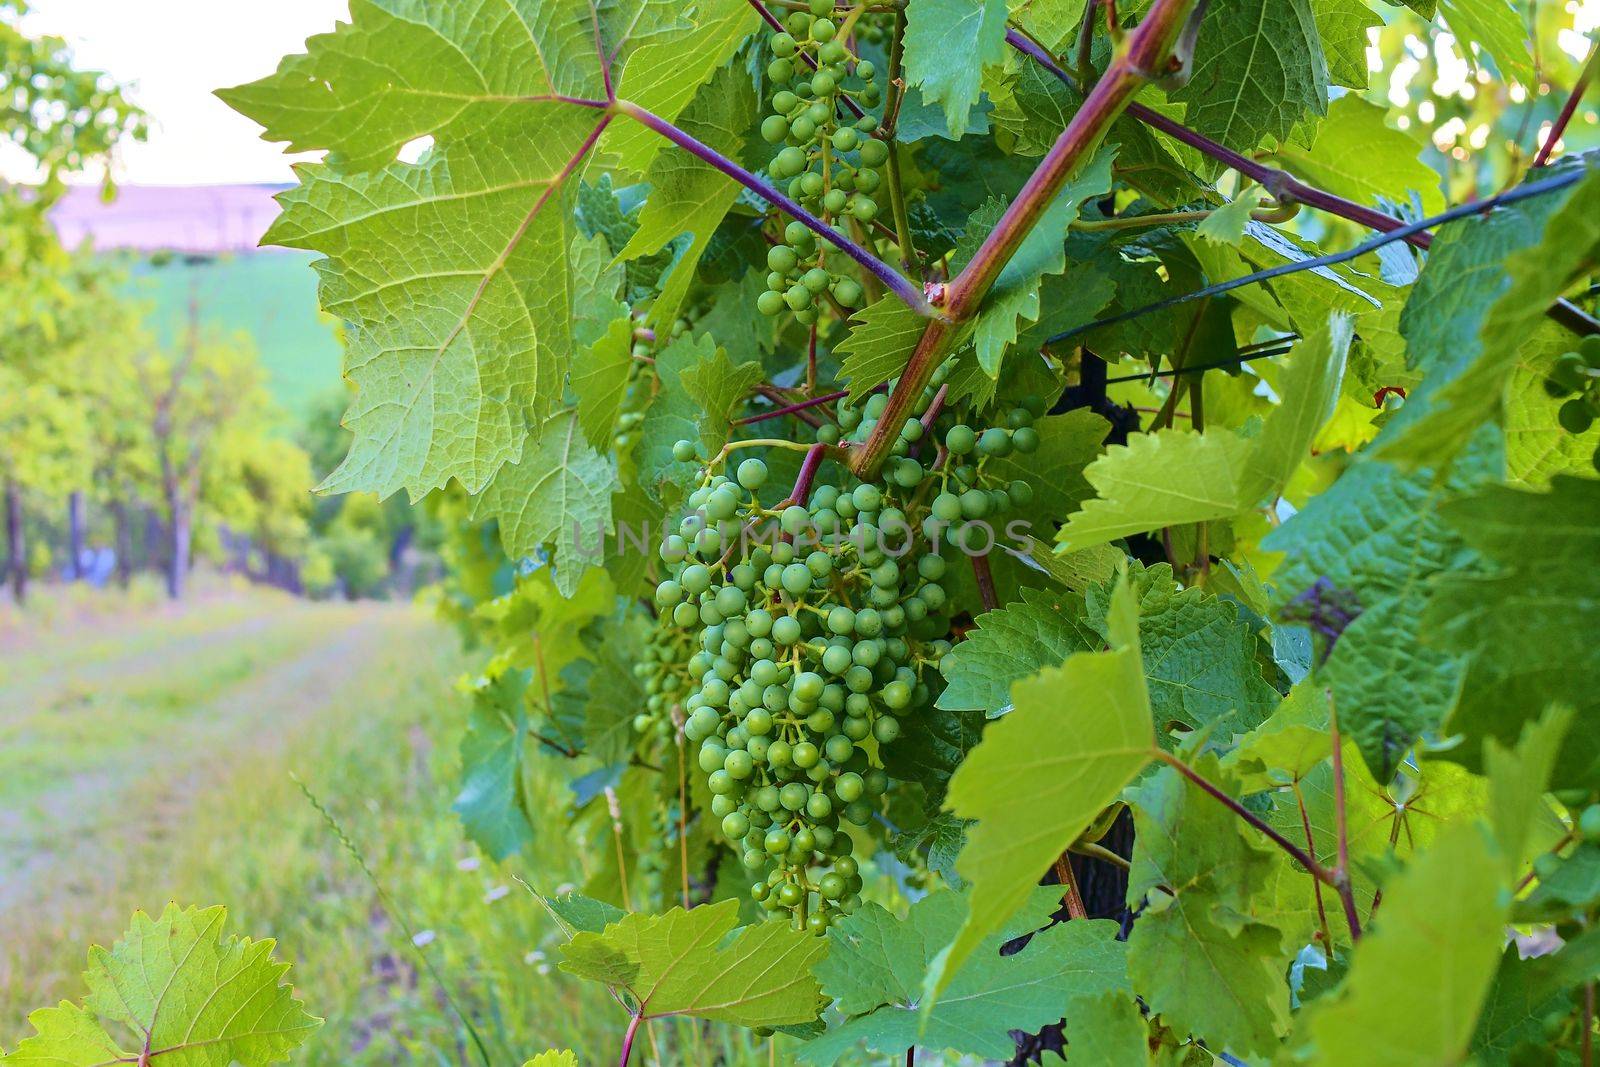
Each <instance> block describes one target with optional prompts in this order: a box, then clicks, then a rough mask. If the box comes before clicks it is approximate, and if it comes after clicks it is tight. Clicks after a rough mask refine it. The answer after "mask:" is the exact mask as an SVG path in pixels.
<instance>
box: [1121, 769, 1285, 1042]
mask: <svg viewBox="0 0 1600 1067" xmlns="http://www.w3.org/2000/svg"><path fill="white" fill-rule="evenodd" d="M1195 770H1196V771H1198V772H1199V773H1200V774H1201V775H1202V776H1203V777H1204V778H1206V779H1207V780H1209V781H1211V782H1213V783H1215V784H1216V785H1217V786H1218V787H1220V788H1221V789H1223V790H1224V791H1225V792H1227V793H1228V794H1229V795H1230V796H1231V795H1233V793H1234V792H1235V791H1236V790H1235V788H1234V785H1233V783H1232V782H1231V780H1230V779H1229V778H1228V777H1227V775H1226V774H1225V773H1224V772H1223V771H1222V768H1221V767H1220V765H1219V764H1218V763H1217V761H1216V758H1215V757H1213V756H1209V755H1207V756H1203V757H1202V758H1201V759H1200V760H1199V761H1197V763H1196V766H1195ZM1127 798H1128V803H1129V805H1130V806H1131V807H1132V808H1133V822H1134V851H1133V869H1132V871H1131V872H1130V873H1129V875H1128V904H1129V906H1130V907H1138V906H1139V904H1140V902H1141V901H1143V900H1145V898H1146V896H1147V895H1150V894H1152V892H1153V891H1157V890H1159V891H1160V892H1159V893H1156V894H1155V895H1154V896H1153V897H1152V898H1151V900H1150V903H1149V906H1147V907H1146V908H1145V909H1144V911H1142V912H1141V913H1140V914H1139V918H1138V920H1137V921H1135V922H1134V924H1133V932H1132V933H1131V934H1130V935H1129V936H1128V976H1129V978H1130V979H1132V981H1133V984H1134V987H1135V988H1136V989H1138V990H1139V992H1140V995H1141V996H1142V997H1144V999H1145V1001H1146V1003H1148V1004H1149V1005H1150V1010H1151V1011H1152V1012H1153V1013H1155V1014H1158V1015H1160V1016H1161V1019H1162V1021H1163V1022H1164V1023H1166V1024H1167V1025H1168V1026H1170V1027H1172V1028H1173V1029H1175V1030H1177V1031H1178V1032H1179V1033H1188V1034H1192V1035H1194V1036H1195V1037H1196V1038H1199V1039H1203V1040H1204V1041H1205V1042H1206V1043H1207V1044H1208V1045H1209V1046H1211V1047H1213V1048H1225V1049H1229V1050H1231V1051H1232V1052H1234V1053H1235V1054H1237V1055H1260V1056H1265V1055H1268V1054H1269V1052H1270V1051H1271V1050H1272V1049H1274V1048H1275V1047H1276V1046H1277V1044H1278V1039H1279V1038H1280V1037H1282V1036H1283V1035H1284V1033H1286V1032H1287V1031H1288V1028H1289V987H1288V983H1287V981H1286V980H1285V977H1284V974H1285V972H1286V970H1287V968H1288V963H1289V956H1290V955H1291V954H1292V952H1293V946H1290V945H1285V944H1283V943H1282V938H1281V932H1280V931H1279V930H1278V928H1277V927H1276V926H1274V925H1273V924H1272V922H1271V921H1270V917H1269V916H1267V915H1263V914H1261V911H1260V909H1258V908H1256V907H1255V906H1254V902H1253V900H1252V895H1253V893H1254V891H1255V887H1256V886H1257V885H1258V884H1259V883H1261V882H1263V881H1265V879H1266V878H1267V876H1268V874H1269V873H1270V872H1271V871H1272V869H1273V868H1274V866H1275V865H1276V863H1277V857H1276V855H1275V854H1274V853H1273V852H1272V849H1271V845H1269V844H1268V843H1267V842H1266V841H1265V840H1264V839H1262V838H1261V837H1260V835H1259V834H1257V833H1256V832H1255V831H1254V830H1252V829H1250V827H1248V826H1246V825H1245V824H1244V822H1243V821H1242V820H1240V819H1238V818H1237V817H1236V816H1235V815H1234V814H1233V812H1231V811H1229V810H1228V809H1227V808H1225V807H1223V806H1222V805H1221V804H1219V803H1217V801H1216V799H1215V798H1214V797H1211V796H1209V795H1207V794H1206V793H1205V792H1204V791H1202V790H1201V789H1200V788H1199V787H1198V786H1196V785H1195V784H1194V783H1192V782H1190V781H1189V780H1188V779H1187V778H1185V777H1183V776H1181V775H1180V774H1179V773H1178V772H1177V771H1176V770H1174V769H1172V768H1170V767H1163V768H1161V769H1159V770H1158V771H1156V773H1154V774H1152V775H1150V776H1149V777H1148V778H1146V779H1145V781H1144V782H1143V784H1141V785H1140V786H1138V787H1137V788H1134V789H1130V790H1129V791H1128V793H1127Z"/></svg>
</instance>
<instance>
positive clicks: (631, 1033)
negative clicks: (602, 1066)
mask: <svg viewBox="0 0 1600 1067" xmlns="http://www.w3.org/2000/svg"><path fill="white" fill-rule="evenodd" d="M643 1021H644V1012H643V1011H638V1012H634V1013H632V1014H631V1015H629V1017H628V1032H627V1033H625V1034H623V1035H622V1058H621V1059H620V1060H618V1061H617V1063H618V1064H619V1067H628V1058H629V1057H630V1056H632V1055H633V1039H634V1038H635V1037H637V1036H638V1034H639V1024H640V1023H641V1022H643Z"/></svg>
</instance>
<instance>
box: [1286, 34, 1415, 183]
mask: <svg viewBox="0 0 1600 1067" xmlns="http://www.w3.org/2000/svg"><path fill="white" fill-rule="evenodd" d="M1362 8H1363V10H1366V8H1365V5H1362ZM1364 44H1365V42H1363V45H1364ZM1361 71H1362V79H1361V84H1362V87H1363V88H1364V87H1365V86H1366V64H1365V62H1364V61H1363V63H1362V67H1361ZM1422 150H1423V145H1422V143H1421V142H1419V141H1418V140H1416V139H1415V138H1413V137H1412V136H1411V135H1410V134H1407V133H1402V132H1401V131H1399V130H1396V129H1394V128H1393V127H1391V126H1390V125H1389V124H1388V123H1387V122H1386V121H1385V112H1384V110H1383V108H1381V107H1378V106H1376V105H1374V104H1370V103H1368V102H1367V101H1366V100H1364V99H1362V98H1361V97H1360V96H1359V95H1357V94H1355V93H1349V94H1346V95H1345V96H1341V97H1340V98H1339V99H1337V100H1335V101H1334V102H1333V104H1332V105H1331V106H1330V107H1329V108H1328V117H1327V118H1326V119H1324V120H1323V121H1322V122H1321V123H1320V124H1319V125H1318V126H1317V132H1316V136H1315V137H1313V138H1312V141H1311V145H1310V147H1309V148H1301V147H1299V146H1298V145H1292V144H1290V145H1285V146H1284V147H1283V148H1281V149H1279V150H1278V159H1279V160H1280V161H1281V162H1282V163H1283V164H1284V166H1285V167H1286V168H1287V169H1288V170H1290V171H1293V172H1294V173H1295V174H1297V175H1299V176H1300V177H1302V178H1304V179H1305V180H1306V181H1308V182H1310V183H1311V184H1313V185H1315V186H1316V187H1317V188H1319V189H1326V190H1327V191H1328V192H1330V193H1334V194H1337V195H1338V196H1342V197H1345V198H1347V199H1349V200H1354V201H1355V202H1356V203H1358V204H1366V205H1368V206H1369V207H1377V206H1380V205H1381V204H1382V202H1383V201H1384V200H1388V201H1391V202H1394V203H1399V204H1406V203H1410V202H1411V195H1412V193H1416V194H1417V196H1418V198H1419V203H1421V205H1422V210H1423V212H1424V213H1425V214H1429V215H1432V214H1436V213H1438V212H1440V211H1442V210H1444V194H1443V192H1441V191H1440V189H1439V174H1438V172H1437V171H1435V170H1434V169H1433V168H1432V167H1430V166H1428V164H1426V163H1424V162H1423V161H1422V160H1421V158H1420V156H1421V154H1422Z"/></svg>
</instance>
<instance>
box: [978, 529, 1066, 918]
mask: <svg viewBox="0 0 1600 1067" xmlns="http://www.w3.org/2000/svg"><path fill="white" fill-rule="evenodd" d="M977 559H978V557H976V556H974V557H973V562H977ZM1055 871H1056V881H1057V882H1058V883H1060V885H1061V888H1062V894H1061V902H1062V903H1063V904H1065V905H1066V906H1067V918H1069V919H1087V918H1088V917H1089V909H1088V908H1085V907H1084V906H1083V893H1082V892H1080V891H1079V889H1078V878H1077V876H1076V875H1075V874H1073V873H1072V861H1071V860H1070V859H1068V858H1067V854H1066V853H1065V852H1063V853H1062V854H1061V855H1059V856H1057V857H1056V862H1055Z"/></svg>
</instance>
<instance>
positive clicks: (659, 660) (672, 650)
mask: <svg viewBox="0 0 1600 1067" xmlns="http://www.w3.org/2000/svg"><path fill="white" fill-rule="evenodd" d="M691 645H692V642H691V641H690V638H689V635H688V633H687V632H685V631H683V630H680V629H673V628H668V627H656V628H655V629H654V630H653V631H651V634H650V643H649V644H648V645H646V646H645V651H644V659H643V660H642V661H641V662H639V663H636V664H634V666H633V673H634V677H636V678H638V679H640V680H641V681H642V682H644V688H645V693H646V694H647V695H646V698H645V710H644V711H641V712H639V714H637V715H635V716H634V717H633V729H634V732H635V733H636V734H638V735H639V737H640V738H641V739H643V740H650V739H654V738H668V737H671V736H672V735H673V731H674V730H676V729H677V725H676V724H675V722H674V712H675V711H676V713H677V714H678V715H680V716H681V714H682V708H683V702H684V700H685V699H687V698H688V696H689V692H690V689H691V688H692V687H691V685H690V681H689V672H688V669H687V668H686V667H685V666H684V665H685V664H686V663H688V661H689V656H690V655H691V654H692V653H693V651H694V650H693V648H692V647H691Z"/></svg>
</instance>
